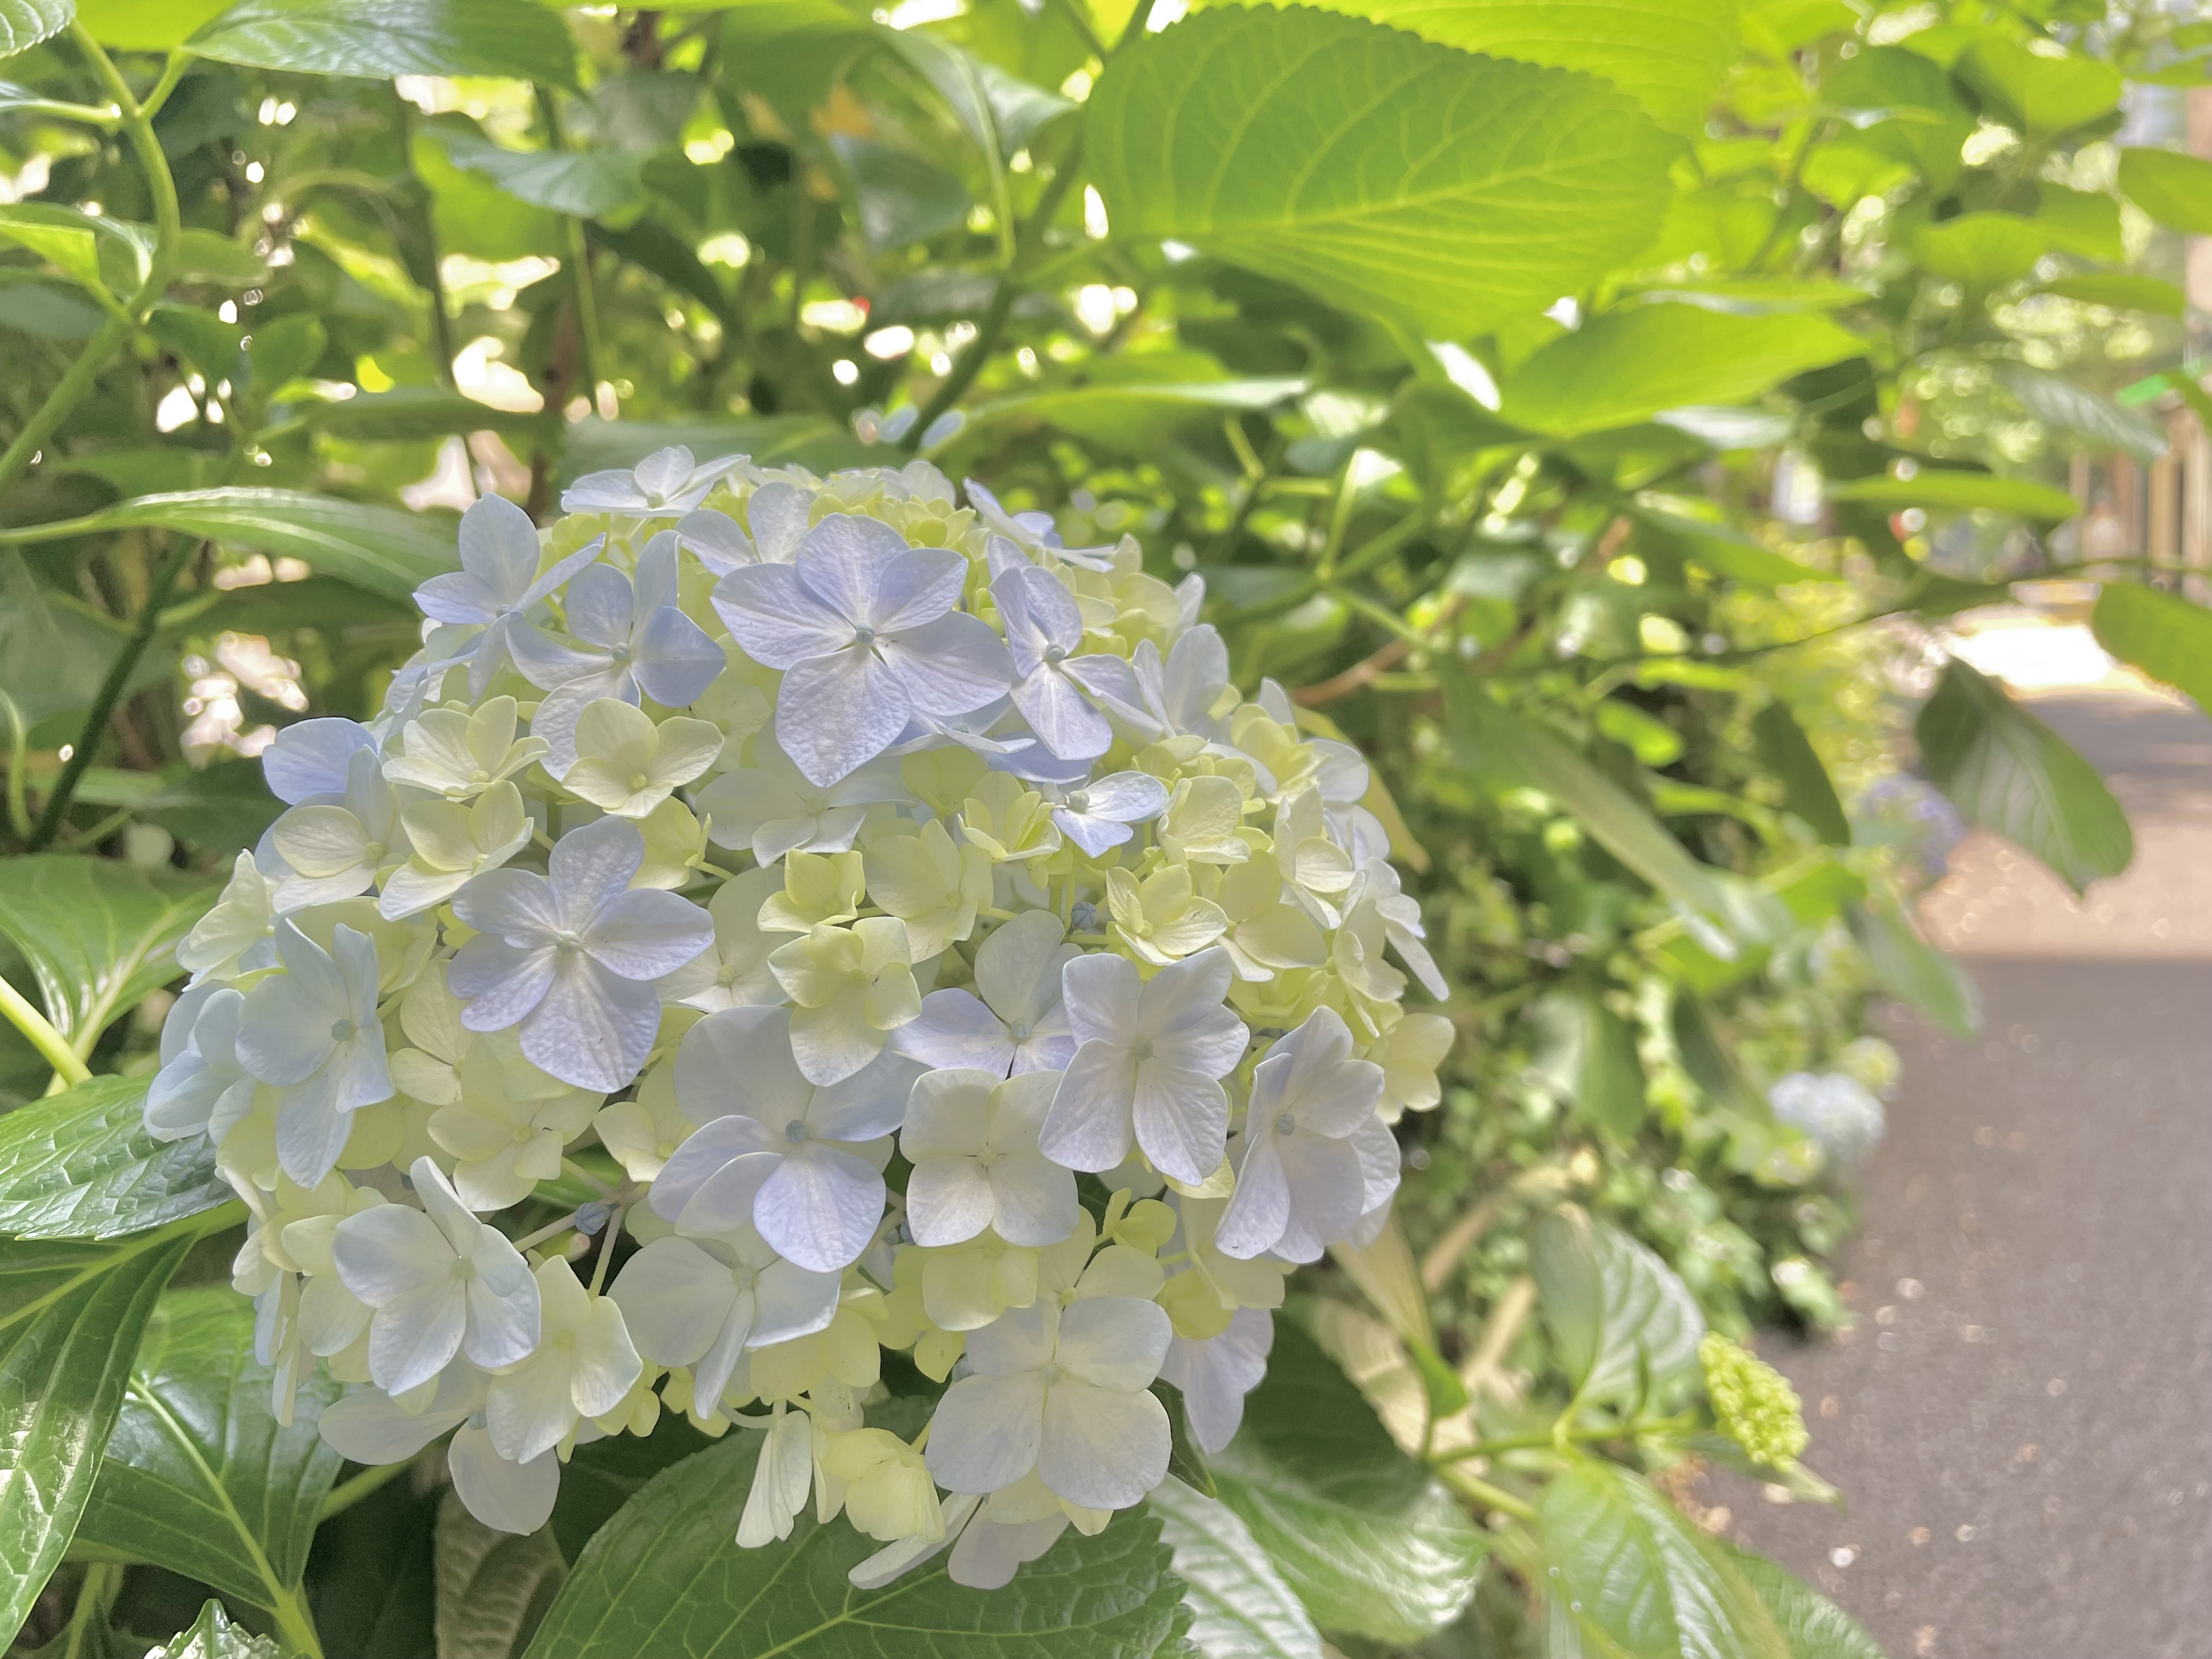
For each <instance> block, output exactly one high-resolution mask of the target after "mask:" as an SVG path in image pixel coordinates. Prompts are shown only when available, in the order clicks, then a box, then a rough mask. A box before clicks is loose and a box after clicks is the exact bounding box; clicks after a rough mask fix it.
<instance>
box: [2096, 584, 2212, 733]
mask: <svg viewBox="0 0 2212 1659" xmlns="http://www.w3.org/2000/svg"><path fill="white" fill-rule="evenodd" d="M2089 626H2090V629H2092V630H2093V632H2094V633H2095V634H2096V636H2097V643H2098V644H2100V645H2101V646H2103V647H2105V649H2106V650H2107V651H2109V652H2111V653H2112V654H2113V655H2114V656H2115V657H2118V659H2120V660H2121V661H2122V662H2124V663H2125V664H2127V665H2129V666H2130V668H2139V669H2141V670H2142V671H2143V672H2144V673H2146V674H2148V675H2149V676H2150V677H2151V678H2153V679H2154V680H2160V681H2162V682H2164V683H2165V684H2167V685H2171V686H2172V687H2174V688H2175V689H2176V690H2181V691H2185V692H2187V693H2188V694H2189V695H2190V696H2192V697H2194V698H2196V699H2197V706H2198V707H2199V708H2205V709H2212V611H2207V610H2206V609H2205V608H2204V607H2203V605H2193V604H2191V602H2190V601H2189V600H2187V599H2183V598H2181V597H2180V596H2179V594H2174V593H2164V592H2160V591H2159V590H2158V589H2157V588H2155V587H2145V586H2142V585H2141V584H2139V583H2136V582H2119V581H2114V582H2106V584H2105V586H2104V591H2103V592H2100V593H2099V594H2098V595H2097V608H2096V609H2095V610H2094V611H2091V612H2090V614H2089Z"/></svg>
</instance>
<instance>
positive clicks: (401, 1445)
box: [316, 1365, 484, 1468]
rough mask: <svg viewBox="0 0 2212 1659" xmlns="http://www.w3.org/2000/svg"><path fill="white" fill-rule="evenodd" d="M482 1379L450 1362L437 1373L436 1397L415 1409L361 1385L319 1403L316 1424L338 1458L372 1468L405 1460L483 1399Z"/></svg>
mask: <svg viewBox="0 0 2212 1659" xmlns="http://www.w3.org/2000/svg"><path fill="white" fill-rule="evenodd" d="M483 1383H484V1380H483V1376H480V1375H479V1374H478V1373H477V1372H476V1371H474V1370H471V1368H469V1367H468V1366H466V1365H460V1366H453V1367H449V1368H448V1369H447V1370H446V1371H445V1373H444V1374H443V1375H441V1376H440V1377H439V1378H438V1388H437V1392H436V1395H435V1397H434V1398H433V1399H432V1400H431V1401H429V1402H428V1405H427V1406H426V1407H424V1408H423V1409H422V1410H420V1411H409V1410H407V1409H406V1408H404V1407H402V1406H400V1405H399V1404H398V1402H397V1401H394V1400H393V1399H392V1397H391V1395H387V1394H385V1393H383V1392H382V1391H381V1390H380V1389H362V1390H360V1391H358V1392H356V1393H354V1394H349V1395H347V1396H346V1397H345V1398H344V1399H343V1400H335V1401H331V1403H330V1404H329V1405H327V1406H325V1407H323V1413H322V1416H321V1417H320V1418H319V1419H317V1420H316V1428H317V1431H319V1433H320V1434H321V1435H322V1437H323V1439H324V1440H325V1442H326V1443H328V1444H330V1445H331V1447H332V1448H333V1449H336V1450H337V1454H338V1455H340V1456H341V1457H344V1458H346V1459H348V1460H349V1461H351V1462H356V1463H362V1464H366V1465H368V1466H370V1467H372V1468H374V1467H375V1466H377V1465H380V1464H385V1463H404V1462H406V1461H407V1460H408V1459H409V1458H410V1457H413V1456H414V1455H416V1453H418V1452H420V1451H421V1450H422V1449H423V1447H425V1446H427V1445H428V1444H429V1443H431V1442H432V1441H433V1440H435V1439H436V1438H437V1437H439V1436H440V1435H441V1434H444V1433H447V1431H450V1430H452V1429H453V1428H455V1427H456V1426H458V1425H459V1424H461V1423H462V1422H464V1421H465V1420H466V1419H467V1418H468V1416H469V1414H470V1413H471V1412H473V1411H475V1410H476V1408H477V1402H478V1401H480V1400H481V1399H482V1398H483Z"/></svg>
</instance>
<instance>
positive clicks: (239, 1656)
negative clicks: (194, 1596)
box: [146, 1601, 292, 1659]
mask: <svg viewBox="0 0 2212 1659" xmlns="http://www.w3.org/2000/svg"><path fill="white" fill-rule="evenodd" d="M291 1653H292V1650H290V1649H289V1648H287V1647H286V1646H285V1645H284V1644H283V1643H281V1642H279V1641H278V1640H277V1639H276V1638H275V1637H273V1636H255V1635H253V1634H252V1632H247V1631H242V1630H240V1629H239V1627H238V1626H235V1625H234V1624H232V1623H231V1622H230V1615H229V1614H228V1613H225V1612H224V1611H223V1610H222V1602H220V1601H210V1602H209V1603H208V1604H207V1605H206V1606H205V1607H202V1608H201V1609H200V1616H199V1617H198V1618H197V1619H195V1620H192V1627H191V1629H190V1630H187V1631H180V1632H178V1634H177V1636H176V1638H174V1639H173V1640H172V1641H170V1642H168V1643H166V1644H163V1645H162V1646H161V1647H158V1648H155V1650H153V1651H152V1652H151V1653H149V1654H148V1655H147V1656H146V1659H291Z"/></svg>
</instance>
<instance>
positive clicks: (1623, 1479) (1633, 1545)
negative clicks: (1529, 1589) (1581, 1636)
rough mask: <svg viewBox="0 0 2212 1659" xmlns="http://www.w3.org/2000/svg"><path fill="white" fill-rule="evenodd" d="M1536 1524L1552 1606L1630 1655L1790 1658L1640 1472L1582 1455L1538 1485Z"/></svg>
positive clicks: (1729, 1573)
mask: <svg viewBox="0 0 2212 1659" xmlns="http://www.w3.org/2000/svg"><path fill="white" fill-rule="evenodd" d="M1536 1525H1537V1529H1538V1532H1539V1534H1540V1536H1541V1542H1542V1547H1543V1552H1544V1558H1545V1560H1546V1562H1547V1565H1548V1569H1549V1571H1550V1572H1551V1573H1554V1574H1556V1575H1557V1577H1555V1578H1552V1579H1550V1580H1549V1581H1548V1582H1547V1583H1545V1589H1547V1591H1548V1592H1549V1593H1550V1595H1551V1597H1552V1599H1553V1605H1554V1606H1555V1607H1557V1606H1559V1604H1560V1603H1564V1604H1565V1608H1566V1609H1567V1611H1568V1612H1569V1613H1570V1615H1571V1618H1572V1619H1573V1620H1574V1621H1575V1622H1576V1623H1577V1624H1578V1625H1579V1626H1582V1628H1583V1630H1584V1631H1585V1632H1589V1633H1592V1634H1595V1636H1597V1637H1598V1638H1601V1640H1602V1641H1604V1642H1606V1643H1609V1644H1611V1647H1610V1649H1601V1651H1613V1650H1617V1651H1619V1652H1620V1653H1621V1654H1624V1655H1626V1656H1630V1659H1792V1656H1791V1654H1790V1646H1789V1642H1788V1639H1787V1638H1785V1637H1784V1635H1783V1633H1782V1630H1781V1627H1780V1626H1778V1624H1777V1623H1776V1622H1775V1620H1774V1617H1773V1615H1772V1614H1771V1613H1768V1612H1767V1610H1766V1606H1765V1603H1764V1602H1763V1601H1760V1600H1759V1595H1758V1593H1757V1592H1756V1591H1755V1590H1753V1589H1752V1587H1751V1585H1750V1583H1748V1581H1747V1580H1746V1579H1745V1577H1744V1576H1743V1575H1742V1574H1741V1572H1739V1571H1737V1570H1736V1568H1735V1565H1733V1564H1732V1563H1731V1562H1730V1561H1729V1559H1728V1558H1727V1557H1726V1556H1725V1555H1724V1554H1723V1553H1722V1551H1721V1549H1720V1547H1719V1546H1717V1545H1716V1544H1714V1543H1713V1542H1711V1541H1710V1540H1708V1539H1707V1538H1706V1537H1705V1535H1704V1534H1701V1533H1699V1531H1698V1530H1697V1528H1694V1527H1692V1525H1691V1524H1690V1523H1689V1522H1687V1521H1685V1520H1684V1519H1683V1518H1682V1516H1681V1514H1680V1511H1679V1510H1676V1509H1675V1508H1674V1505H1673V1504H1670V1503H1668V1501H1667V1500H1666V1499H1665V1498H1662V1497H1661V1496H1660V1495H1659V1493H1658V1492H1655V1491H1654V1490H1652V1488H1651V1486H1650V1484H1649V1483H1648V1482H1646V1481H1645V1480H1644V1479H1643V1478H1642V1477H1641V1476H1638V1475H1637V1474H1632V1473H1631V1472H1630V1471H1628V1470H1626V1469H1624V1468H1620V1467H1619V1466H1618V1465H1616V1464H1612V1463H1604V1462H1598V1461H1597V1460H1595V1459H1594V1458H1585V1459H1583V1460H1581V1461H1579V1462H1577V1463H1575V1464H1574V1466H1573V1467H1572V1468H1569V1469H1568V1470H1567V1472H1566V1473H1565V1474H1563V1475H1561V1476H1560V1477H1559V1479H1558V1480H1554V1481H1553V1483H1552V1484H1551V1485H1550V1486H1547V1487H1546V1488H1545V1489H1544V1495H1543V1498H1541V1500H1540V1502H1539V1503H1538V1505H1537V1516H1536Z"/></svg>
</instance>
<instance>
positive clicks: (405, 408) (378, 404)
mask: <svg viewBox="0 0 2212 1659" xmlns="http://www.w3.org/2000/svg"><path fill="white" fill-rule="evenodd" d="M292 413H293V415H294V416H295V417H297V418H299V419H301V420H303V421H305V422H307V424H308V425H310V426H312V427H313V428H314V429H315V430H316V431H318V432H327V433H329V434H330V435H331V436H332V437H334V438H351V439H356V440H358V441H362V442H364V443H375V442H380V441H402V442H404V441H412V440H415V439H419V438H442V437H444V436H446V435H447V434H449V433H454V432H478V431H486V430H489V431H492V432H546V431H550V430H552V429H553V428H556V427H557V426H558V425H559V424H560V416H558V415H557V414H554V415H545V414H531V413H528V412H526V411H524V410H511V409H494V408H493V407H492V406H491V405H490V404H480V403H478V402H477V400H476V399H475V398H470V397H466V396H465V395H463V394H462V393H460V392H448V391H447V390H446V388H445V387H443V386H394V387H392V390H391V391H389V392H362V393H358V394H356V396H354V397H351V398H337V399H335V400H333V401H331V402H330V403H298V404H293V405H292Z"/></svg>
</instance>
